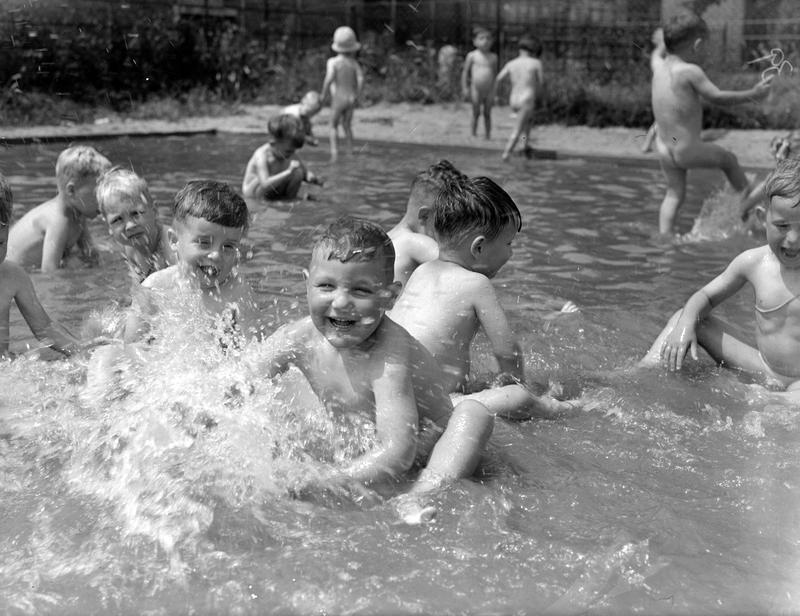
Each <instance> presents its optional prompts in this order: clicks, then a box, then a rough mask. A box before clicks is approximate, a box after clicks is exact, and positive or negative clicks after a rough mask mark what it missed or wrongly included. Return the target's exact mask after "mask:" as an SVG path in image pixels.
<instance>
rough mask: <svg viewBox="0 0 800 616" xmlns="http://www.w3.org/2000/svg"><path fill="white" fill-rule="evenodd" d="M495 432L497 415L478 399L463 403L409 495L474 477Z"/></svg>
mask: <svg viewBox="0 0 800 616" xmlns="http://www.w3.org/2000/svg"><path fill="white" fill-rule="evenodd" d="M493 429H494V416H493V415H492V414H491V413H490V412H489V410H488V409H487V408H486V407H485V406H484V405H483V404H480V403H479V402H476V401H475V400H462V401H461V402H459V403H458V404H457V405H456V407H455V408H454V409H453V414H452V415H451V416H450V420H449V421H448V422H447V428H446V429H445V431H444V434H442V436H441V437H440V438H439V440H438V441H437V443H436V446H435V447H434V448H433V451H432V452H431V456H430V458H429V459H428V463H427V465H426V466H425V468H424V469H423V470H422V472H421V473H420V475H419V478H418V479H417V481H416V483H415V484H414V486H413V487H412V488H411V490H410V491H409V493H410V494H422V493H425V492H429V491H431V490H434V489H436V488H438V487H439V486H440V485H442V483H444V482H445V481H447V480H450V479H459V478H462V477H470V476H471V475H472V474H473V473H474V472H475V469H476V468H477V467H478V462H479V461H480V459H481V455H482V454H483V452H484V450H485V448H486V443H487V442H488V441H489V437H490V436H491V435H492V430H493Z"/></svg>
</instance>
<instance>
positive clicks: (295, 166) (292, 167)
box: [289, 158, 303, 171]
mask: <svg viewBox="0 0 800 616" xmlns="http://www.w3.org/2000/svg"><path fill="white" fill-rule="evenodd" d="M302 166H303V163H301V162H300V161H299V160H297V159H296V158H293V159H292V160H290V161H289V171H294V170H295V169H299V168H300V167H302Z"/></svg>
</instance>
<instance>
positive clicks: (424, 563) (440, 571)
mask: <svg viewBox="0 0 800 616" xmlns="http://www.w3.org/2000/svg"><path fill="white" fill-rule="evenodd" d="M261 139H262V138H261V137H259V136H254V135H241V136H237V135H218V136H213V135H206V136H197V137H176V138H160V139H155V138H144V139H142V138H140V139H118V140H111V141H103V142H99V143H97V144H96V145H98V147H99V149H101V150H102V151H103V152H104V153H105V154H107V155H108V156H109V157H110V158H111V159H112V161H114V162H115V163H118V164H125V165H132V166H133V168H134V169H135V170H136V171H137V172H139V173H140V174H142V175H143V176H144V177H146V178H147V180H148V181H149V183H150V186H151V189H152V192H153V194H154V196H155V197H156V199H157V201H158V202H159V204H160V206H161V208H162V210H163V214H164V219H165V220H168V212H169V204H170V201H171V197H172V195H173V194H174V193H175V191H176V190H177V189H178V188H180V187H181V186H182V185H183V183H184V182H185V181H186V180H188V179H192V178H198V177H207V178H214V179H219V180H224V181H228V182H230V183H232V184H234V185H235V186H237V187H238V186H239V185H240V182H241V174H242V171H243V169H244V165H245V163H246V162H247V159H248V157H249V155H250V153H251V152H252V150H253V149H255V147H257V145H259V144H260V143H261ZM62 145H63V144H53V145H35V146H13V147H11V148H8V149H6V150H4V151H2V152H0V170H2V172H3V173H4V174H5V175H6V176H7V177H8V178H9V180H10V182H11V184H12V187H13V189H14V192H15V198H16V210H15V213H16V215H20V214H21V213H22V212H23V211H24V210H26V209H27V208H29V207H31V206H33V205H35V204H37V203H40V202H42V201H44V200H45V199H47V198H49V197H50V196H52V194H53V192H54V186H53V179H52V175H53V165H54V161H55V159H56V156H57V155H58V152H59V151H60V149H61V147H62ZM300 154H301V156H302V157H303V158H304V160H306V162H307V163H308V164H309V165H310V166H311V167H312V169H314V170H315V171H316V172H318V173H320V174H321V175H322V176H323V177H325V178H327V183H326V185H325V187H324V188H323V189H319V188H318V187H310V188H309V190H310V192H312V193H314V194H315V195H316V197H317V198H316V199H315V200H303V201H296V202H286V203H277V204H271V205H269V206H266V205H264V204H253V208H252V212H253V218H254V221H253V225H252V230H251V232H250V234H249V241H250V243H251V244H252V250H251V254H250V255H249V258H248V260H247V261H246V262H245V263H244V264H243V265H242V268H241V269H242V271H243V272H244V273H245V275H246V277H247V279H248V280H249V281H250V282H251V283H252V285H253V287H254V289H255V291H256V296H257V298H258V302H259V305H260V306H261V307H262V308H263V311H264V314H265V315H266V318H267V321H268V323H269V326H270V327H272V326H276V325H278V324H280V323H284V322H286V321H288V320H290V319H294V318H296V317H299V316H301V315H303V314H304V313H305V300H304V283H303V277H302V269H303V267H305V266H306V265H307V261H308V258H309V247H310V244H311V241H312V239H313V237H314V236H315V233H316V232H317V231H318V230H319V229H320V228H321V227H322V226H324V225H325V224H326V223H327V222H329V221H330V220H332V219H333V218H334V217H336V216H338V215H340V214H345V213H347V214H355V215H360V216H365V217H368V218H370V219H372V220H375V221H377V222H379V223H382V224H384V225H385V226H386V227H387V228H388V227H390V226H391V225H393V224H394V223H395V222H396V221H397V220H399V218H400V217H401V214H402V211H403V208H404V206H405V201H406V198H407V194H408V188H409V185H410V182H411V179H412V178H413V176H414V174H415V173H416V172H417V171H419V170H421V169H422V168H424V167H425V166H427V165H428V164H430V163H432V162H435V161H436V160H438V159H439V158H442V157H446V158H448V159H450V160H451V161H452V162H453V163H454V164H455V165H456V166H457V167H459V168H460V169H461V170H462V171H464V172H466V173H468V174H470V175H477V174H483V175H488V176H490V177H492V178H493V179H495V180H496V181H498V182H499V183H500V184H501V185H502V186H504V187H505V188H506V190H507V191H508V192H509V194H510V195H511V196H512V197H513V198H514V199H515V201H516V202H517V204H518V205H519V208H520V210H521V212H522V216H523V229H522V232H521V233H520V234H519V235H518V236H517V239H516V240H515V245H514V256H513V257H512V259H511V261H510V262H509V263H508V264H507V265H506V266H505V267H504V268H503V269H502V270H501V271H500V273H499V274H498V276H497V277H496V279H495V285H496V287H497V289H498V293H499V295H500V298H501V300H502V301H503V303H504V305H505V306H506V309H507V312H508V315H509V318H510V320H511V323H512V325H513V327H514V328H515V331H516V332H517V333H518V337H519V340H520V343H521V345H522V348H523V349H524V351H525V353H526V366H527V371H528V373H529V374H530V375H532V376H536V377H537V378H540V379H548V378H549V379H551V380H554V381H558V382H561V383H563V384H564V386H565V388H566V389H567V390H568V391H570V392H572V393H574V395H579V396H580V398H581V400H582V402H583V403H584V405H585V408H584V410H582V411H581V412H578V413H576V414H575V415H574V416H570V417H565V418H562V419H558V420H551V421H530V422H523V423H509V422H498V426H497V429H496V430H495V433H494V435H493V437H492V439H491V443H490V447H489V450H488V452H487V455H486V460H485V463H484V464H483V466H482V469H481V471H480V473H479V474H478V476H476V477H475V478H474V479H471V480H462V481H459V482H457V483H455V484H454V485H451V486H448V487H447V488H446V489H443V490H442V491H441V492H439V493H437V494H436V495H435V502H436V505H437V507H438V509H439V515H438V518H437V520H436V522H435V523H433V524H431V525H427V526H421V527H413V526H407V525H403V524H399V523H398V520H397V516H396V514H395V512H394V511H393V509H392V507H391V506H389V505H387V504H378V505H371V506H363V505H358V504H356V503H352V502H346V501H341V500H336V499H332V498H329V499H321V500H320V501H319V502H306V501H299V500H293V499H291V498H288V497H287V496H286V494H287V491H288V487H290V486H291V485H292V482H293V481H296V480H297V479H298V478H299V477H302V476H307V475H308V474H309V473H313V472H315V471H316V470H317V469H319V468H320V467H321V465H324V464H327V463H331V462H334V463H335V462H336V461H338V460H342V459H345V458H347V457H348V456H349V455H353V454H354V453H356V452H358V451H360V450H362V449H363V448H364V447H368V446H369V443H370V438H371V433H370V430H369V427H368V426H364V425H361V423H360V422H358V421H355V420H353V421H348V420H337V419H336V418H332V417H329V416H327V414H326V413H325V411H324V410H322V409H321V408H320V407H319V405H318V404H317V402H316V401H315V399H314V398H313V396H312V395H311V394H310V393H309V392H308V391H307V388H305V387H304V383H303V382H302V378H301V377H299V376H298V375H296V374H289V375H288V376H287V377H286V378H284V379H282V380H281V381H279V382H277V383H257V386H256V387H255V388H254V389H252V390H251V389H249V385H250V383H249V382H247V379H246V377H244V376H243V374H242V373H241V371H240V370H238V369H237V366H238V364H237V363H236V361H235V359H234V358H231V357H227V356H225V355H223V354H222V353H221V351H220V350H219V348H217V347H215V346H214V345H208V344H206V343H205V342H204V340H203V339H202V338H194V337H192V336H189V337H187V336H186V335H182V334H181V331H185V327H177V326H176V325H177V323H176V321H177V320H178V317H177V316H174V315H168V316H167V317H166V318H165V326H164V328H163V331H162V332H161V334H162V339H163V341H162V342H160V343H158V344H156V345H154V348H153V350H152V353H150V355H149V356H148V359H147V361H146V362H144V363H142V364H139V365H137V368H136V370H134V371H130V372H129V373H128V377H127V378H128V380H127V381H126V382H125V383H124V388H123V389H122V390H120V391H111V392H108V391H105V392H101V391H97V390H95V389H93V386H92V383H91V382H88V383H87V360H86V359H80V358H77V359H72V360H66V361H49V359H52V356H48V355H47V354H45V355H44V359H40V358H37V357H36V356H34V355H30V354H28V355H22V356H21V357H19V358H18V359H16V360H14V361H10V362H9V361H6V362H3V363H0V392H1V393H0V452H2V455H1V456H0V473H1V474H2V478H3V480H2V482H0V519H2V520H3V524H2V527H1V530H0V546H2V549H1V550H0V588H2V592H1V593H0V609H2V610H3V611H4V612H6V613H20V614H27V613H32V614H36V613H64V612H68V613H81V614H90V613H107V612H122V613H128V612H135V613H148V614H171V613H175V612H180V613H236V614H264V613H275V614H310V613H319V614H325V613H333V614H389V613H391V614H465V613H466V614H528V613H530V614H542V613H551V614H584V613H589V614H621V613H633V612H637V613H648V614H697V613H705V614H756V613H759V614H763V613H769V614H788V613H798V612H800V519H798V518H799V517H800V481H799V480H798V477H800V473H798V471H799V470H800V418H798V417H799V416H798V412H797V410H796V409H795V408H793V407H791V406H790V405H788V404H787V403H786V402H784V401H783V400H782V399H781V398H780V397H778V396H777V395H776V394H774V393H773V392H770V391H768V390H767V389H765V388H764V387H762V386H761V385H760V384H758V383H755V382H753V381H752V379H748V378H746V377H744V376H742V375H738V374H736V373H733V372H730V371H726V370H722V369H718V368H717V367H716V366H714V364H713V363H712V362H711V361H710V360H709V359H708V358H707V357H704V358H703V359H701V361H699V362H697V363H692V364H691V366H690V367H689V369H687V370H685V371H684V372H683V373H681V374H666V373H664V372H662V371H661V370H644V371H641V370H640V371H635V370H630V368H631V367H632V366H633V365H634V364H635V363H636V361H637V360H638V359H639V358H640V357H641V356H642V355H643V354H644V353H645V351H646V350H647V348H648V347H649V345H650V343H651V342H652V339H653V338H654V337H655V335H656V334H657V333H658V332H659V331H660V329H661V327H662V326H663V324H664V322H665V320H666V319H667V318H668V317H669V315H670V314H671V313H672V312H673V311H674V310H676V309H677V308H678V307H679V306H680V305H681V303H682V302H683V301H685V300H686V299H687V297H688V295H689V294H690V293H691V292H692V291H693V290H694V289H696V288H698V287H699V286H701V285H702V284H704V283H705V282H706V281H708V280H709V279H710V278H711V277H713V276H714V275H715V274H716V273H718V272H719V271H720V270H721V269H722V268H723V267H724V265H725V264H726V263H727V262H728V261H729V260H730V258H731V257H732V256H733V255H734V254H736V253H737V252H739V251H741V250H743V249H745V248H748V247H751V246H754V245H756V244H757V241H758V240H757V239H754V238H751V237H748V236H746V235H744V234H743V233H740V232H738V231H737V230H736V228H735V225H734V224H733V223H732V222H731V218H730V215H729V214H728V213H726V210H725V208H724V207H719V206H720V205H724V198H723V197H720V196H719V195H717V196H714V194H713V193H714V192H715V190H716V189H717V188H718V187H719V186H720V185H721V184H722V176H721V174H720V175H717V174H713V173H698V174H695V175H691V176H690V192H689V199H688V203H687V206H686V211H685V212H684V213H683V217H682V218H681V220H680V224H681V227H682V228H683V229H684V230H686V231H689V230H690V229H691V227H692V219H693V217H694V215H696V214H697V213H698V212H699V211H700V208H701V205H703V204H705V208H704V213H703V214H702V216H701V221H700V223H701V224H700V225H699V226H698V228H697V229H695V230H694V231H693V232H692V233H690V234H687V235H686V236H684V237H683V238H682V239H680V240H679V241H670V242H665V241H663V240H660V239H658V236H657V235H656V222H657V208H658V203H659V202H660V199H661V197H662V192H661V191H662V190H663V185H662V182H661V177H660V173H659V171H658V170H657V169H655V168H641V167H635V166H629V165H614V164H612V163H609V162H597V161H586V160H580V159H571V160H522V159H520V160H515V161H514V162H513V163H512V164H502V163H501V161H500V160H499V155H498V156H494V154H495V153H492V154H491V155H487V154H486V153H483V152H479V151H474V150H467V149H463V150H462V149H450V150H446V149H442V148H434V147H430V148H428V147H420V146H401V145H381V144H369V145H367V146H364V147H363V148H362V149H361V150H360V151H359V153H358V154H357V155H356V156H354V157H351V158H344V159H343V160H342V161H340V162H339V163H338V164H336V165H330V164H329V163H327V162H326V152H325V148H308V149H307V150H303V151H301V153H300ZM715 201H716V202H715ZM92 231H93V233H94V235H95V237H96V239H97V243H98V244H99V245H100V247H101V250H102V257H103V263H102V267H100V268H86V267H84V266H82V265H81V264H76V265H75V266H74V267H72V268H70V269H67V270H63V271H59V272H57V273H54V274H42V273H40V272H35V273H33V274H32V276H33V280H34V284H35V285H36V288H37V291H38V293H39V296H40V299H41V300H42V302H43V304H44V305H45V307H46V308H47V309H48V311H49V312H50V314H51V315H52V316H53V317H54V318H57V319H59V320H61V321H62V322H64V323H65V324H66V325H67V326H68V327H70V328H71V329H73V330H74V331H84V332H86V331H88V330H91V328H92V327H94V328H97V327H99V326H100V325H104V326H108V327H111V326H112V325H113V323H114V321H115V320H116V319H118V318H119V315H120V314H121V310H122V307H123V306H124V305H125V303H126V301H127V298H128V296H129V288H128V280H127V276H126V274H125V267H124V265H123V263H122V261H121V259H119V258H118V257H117V256H116V254H115V253H114V252H113V248H112V246H111V245H110V243H109V241H108V236H107V234H106V233H105V232H104V229H103V227H102V224H101V223H100V221H99V220H97V221H95V222H93V223H92ZM566 300H572V301H574V302H575V303H576V304H578V306H579V307H580V312H579V313H577V314H572V315H559V314H558V313H557V312H556V311H557V310H558V308H559V307H560V306H561V305H562V304H563V303H564V301H566ZM718 310H719V312H720V314H721V315H723V316H725V317H726V318H728V319H729V320H731V321H733V322H736V323H738V324H741V329H742V332H743V333H744V335H748V334H747V333H748V332H749V331H750V329H751V327H752V318H753V317H752V294H751V293H749V292H747V291H744V292H742V293H740V294H739V296H737V297H735V298H732V299H731V300H729V301H728V302H726V304H725V305H723V306H721V307H720V308H719V309H718ZM180 318H181V323H182V324H184V325H185V323H186V320H187V318H189V317H180ZM170 319H172V320H171V321H170ZM98 324H99V325H98ZM36 346H37V343H36V341H35V339H34V338H33V337H32V336H31V334H30V332H29V331H28V330H27V327H26V326H25V324H24V321H22V319H21V317H20V316H19V314H18V313H17V312H16V311H15V310H14V311H12V350H14V351H16V352H19V353H22V352H24V351H25V349H26V348H28V347H36ZM475 356H476V365H477V368H476V369H478V370H486V369H488V368H489V366H490V365H491V363H490V360H489V352H488V349H487V345H486V342H485V341H484V340H483V339H481V338H479V339H478V340H477V343H476V346H475ZM231 392H235V395H233V396H232V395H231Z"/></svg>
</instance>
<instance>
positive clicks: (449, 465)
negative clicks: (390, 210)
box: [254, 217, 493, 522]
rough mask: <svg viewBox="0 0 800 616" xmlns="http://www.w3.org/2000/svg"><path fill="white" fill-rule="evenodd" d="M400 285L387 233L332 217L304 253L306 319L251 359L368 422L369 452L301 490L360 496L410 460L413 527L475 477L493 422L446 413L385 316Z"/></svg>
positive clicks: (429, 371) (417, 349)
mask: <svg viewBox="0 0 800 616" xmlns="http://www.w3.org/2000/svg"><path fill="white" fill-rule="evenodd" d="M399 287H400V285H399V284H397V283H396V282H395V281H394V248H393V247H392V242H391V240H390V239H389V237H388V236H387V235H386V233H385V232H384V231H383V230H382V229H381V228H380V227H379V226H378V225H376V224H374V223H371V222H368V221H366V220H360V219H356V218H351V217H343V218H340V219H339V220H337V221H336V222H334V223H333V224H332V225H330V226H329V227H328V229H327V230H326V231H325V233H324V234H323V236H322V237H321V238H320V239H319V240H318V241H317V242H316V243H315V245H314V248H313V250H312V255H311V264H310V266H309V270H308V279H307V297H308V308H309V313H310V314H309V316H308V317H306V318H304V319H301V320H299V321H296V322H294V323H290V324H288V325H284V326H283V327H281V328H280V329H278V330H277V331H276V332H275V333H274V334H272V335H271V336H270V337H269V338H268V339H267V340H266V341H265V342H264V343H263V345H261V346H262V349H260V352H259V357H258V358H256V359H255V360H254V361H256V363H257V365H258V366H259V367H260V368H259V370H258V372H259V373H260V374H261V375H263V376H265V377H267V378H272V377H274V376H276V375H278V374H281V373H284V372H286V371H287V370H288V369H289V367H290V366H295V367H297V368H298V369H299V370H300V371H301V372H302V373H303V374H304V375H305V377H306V379H307V380H308V382H309V384H310V385H311V388H312V389H313V390H314V391H315V392H316V393H317V395H318V396H319V398H320V400H321V402H323V403H324V404H325V406H326V408H328V409H330V410H332V411H333V412H334V413H342V414H345V413H358V414H361V415H363V416H364V417H366V418H368V419H369V420H370V421H373V422H374V423H375V437H376V439H375V446H374V448H373V449H372V450H370V451H368V452H366V453H364V454H363V455H361V456H358V457H357V458H355V459H353V460H351V461H350V462H349V463H348V464H347V465H346V466H344V467H341V468H334V469H331V470H330V471H329V472H328V473H327V474H326V475H325V476H324V477H323V478H322V479H320V480H317V481H316V482H315V484H314V485H309V486H305V487H304V488H302V489H301V490H300V491H301V492H304V491H311V492H313V491H314V490H319V489H321V490H323V491H331V490H332V491H345V492H351V493H352V492H355V493H356V494H357V495H358V494H362V493H363V490H364V488H363V486H371V485H377V484H381V483H383V482H386V481H392V480H395V479H397V478H399V477H400V476H401V475H403V474H404V473H406V472H407V471H408V470H409V469H410V468H411V466H412V465H413V464H414V461H415V459H416V460H417V461H418V462H421V463H424V464H425V468H424V469H423V470H422V472H421V473H420V475H419V478H418V479H417V481H416V483H415V484H414V485H413V486H412V488H411V490H410V491H409V493H408V494H406V495H404V496H403V497H402V498H401V499H400V500H399V501H397V503H398V509H399V510H400V513H401V515H402V516H403V518H404V519H405V520H406V521H408V522H420V521H424V520H426V519H428V518H430V516H431V515H433V513H434V512H433V510H432V509H431V508H430V507H428V506H427V505H426V503H425V495H426V494H427V493H428V492H430V491H431V490H433V489H435V488H437V487H438V486H440V485H441V484H442V483H443V482H445V481H448V480H452V479H456V478H460V477H468V476H470V475H471V474H472V473H473V472H474V470H475V468H476V467H477V464H478V462H479V460H480V456H481V453H482V452H483V450H484V446H485V445H486V442H487V441H488V439H489V436H490V435H491V433H492V428H493V418H492V417H491V415H490V414H489V413H488V412H487V410H486V408H485V407H484V406H483V405H482V404H479V403H477V402H475V401H472V400H465V401H463V402H461V403H460V404H458V405H457V406H456V407H455V408H453V404H452V402H451V400H450V396H449V395H448V392H447V391H446V389H445V388H444V387H443V384H444V382H445V378H444V375H443V374H442V372H441V368H440V367H439V365H438V364H437V363H436V361H435V360H434V358H433V357H432V356H431V354H430V353H429V352H428V351H427V350H426V349H425V348H424V347H423V346H422V345H421V344H420V343H419V342H418V341H417V340H415V339H414V338H412V337H411V336H410V335H409V333H408V332H407V331H406V330H405V329H403V328H402V327H400V326H399V325H397V324H396V323H395V322H394V321H392V319H390V318H388V317H387V316H386V311H387V310H388V309H389V308H391V306H392V304H393V303H394V301H395V298H396V296H397V292H398V290H399Z"/></svg>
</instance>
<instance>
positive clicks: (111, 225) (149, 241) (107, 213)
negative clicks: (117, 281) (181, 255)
mask: <svg viewBox="0 0 800 616" xmlns="http://www.w3.org/2000/svg"><path fill="white" fill-rule="evenodd" d="M95 194H96V197H97V205H98V206H99V207H100V213H101V214H102V216H103V219H104V220H105V221H106V225H107V226H108V234H109V235H110V236H111V238H112V239H113V240H114V242H115V243H116V244H117V245H118V246H119V247H120V249H122V255H123V257H124V258H125V262H126V263H127V264H128V270H129V272H130V274H131V278H133V280H134V281H135V282H136V283H137V284H138V283H141V282H142V281H144V279H145V278H147V277H148V276H149V275H150V274H152V273H153V272H157V271H158V270H162V269H164V268H165V267H168V266H170V265H173V264H174V263H175V252H174V251H173V250H172V249H171V248H170V245H169V238H168V237H167V229H166V227H165V226H164V225H162V224H161V223H160V222H158V219H157V216H158V211H157V210H156V204H155V201H153V197H151V196H150V190H149V189H148V187H147V182H146V181H145V179H144V178H142V177H140V176H138V175H137V174H136V173H135V172H133V171H131V170H130V169H123V168H122V167H115V168H113V169H111V170H109V171H107V172H106V173H104V174H103V175H102V176H100V179H99V180H98V181H97V190H96V191H95Z"/></svg>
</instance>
